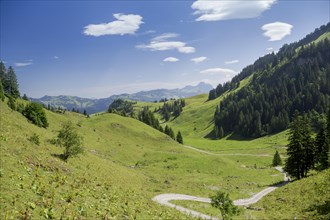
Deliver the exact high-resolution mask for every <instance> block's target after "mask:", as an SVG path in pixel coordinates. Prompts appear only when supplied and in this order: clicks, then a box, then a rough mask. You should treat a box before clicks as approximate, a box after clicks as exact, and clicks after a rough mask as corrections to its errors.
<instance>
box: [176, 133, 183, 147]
mask: <svg viewBox="0 0 330 220" xmlns="http://www.w3.org/2000/svg"><path fill="white" fill-rule="evenodd" d="M176 141H177V142H179V143H180V144H183V138H182V135H181V132H180V131H179V132H178V134H177V135H176Z"/></svg>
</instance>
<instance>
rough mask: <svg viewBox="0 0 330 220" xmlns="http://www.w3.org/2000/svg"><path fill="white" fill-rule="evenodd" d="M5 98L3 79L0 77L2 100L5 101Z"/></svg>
mask: <svg viewBox="0 0 330 220" xmlns="http://www.w3.org/2000/svg"><path fill="white" fill-rule="evenodd" d="M4 100H5V92H4V90H3V85H2V81H1V78H0V101H4Z"/></svg>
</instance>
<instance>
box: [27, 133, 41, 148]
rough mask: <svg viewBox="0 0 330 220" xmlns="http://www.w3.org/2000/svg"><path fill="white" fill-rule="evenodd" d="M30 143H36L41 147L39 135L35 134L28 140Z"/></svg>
mask: <svg viewBox="0 0 330 220" xmlns="http://www.w3.org/2000/svg"><path fill="white" fill-rule="evenodd" d="M28 141H30V142H31V143H34V144H35V145H38V146H39V144H40V139H39V135H37V134H36V133H34V134H33V135H32V136H31V137H29V138H28Z"/></svg>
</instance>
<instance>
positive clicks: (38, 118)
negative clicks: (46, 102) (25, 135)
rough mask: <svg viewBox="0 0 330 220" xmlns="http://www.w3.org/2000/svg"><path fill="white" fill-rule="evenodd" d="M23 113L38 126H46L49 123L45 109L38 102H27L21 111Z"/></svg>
mask: <svg viewBox="0 0 330 220" xmlns="http://www.w3.org/2000/svg"><path fill="white" fill-rule="evenodd" d="M23 115H24V116H25V117H26V118H27V119H28V120H29V121H31V122H32V123H33V124H35V125H37V126H39V127H44V128H47V127H48V125H49V124H48V121H47V117H46V113H45V110H44V108H43V107H42V105H41V104H39V103H35V102H31V103H30V104H28V105H27V106H26V107H25V109H24V111H23Z"/></svg>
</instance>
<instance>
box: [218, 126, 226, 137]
mask: <svg viewBox="0 0 330 220" xmlns="http://www.w3.org/2000/svg"><path fill="white" fill-rule="evenodd" d="M224 136H225V132H224V131H223V128H222V126H220V129H219V138H223V137H224Z"/></svg>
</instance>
